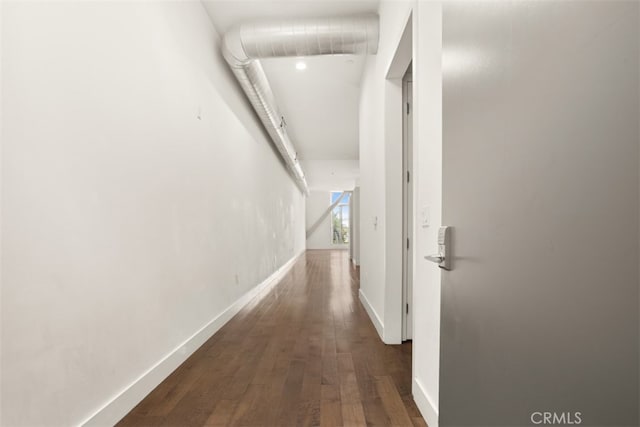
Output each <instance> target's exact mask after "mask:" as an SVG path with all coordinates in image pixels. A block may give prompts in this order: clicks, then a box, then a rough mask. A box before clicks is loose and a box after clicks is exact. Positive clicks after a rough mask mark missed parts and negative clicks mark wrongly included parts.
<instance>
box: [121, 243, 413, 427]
mask: <svg viewBox="0 0 640 427" xmlns="http://www.w3.org/2000/svg"><path fill="white" fill-rule="evenodd" d="M358 286H359V281H358V274H357V271H356V270H354V269H353V268H351V267H350V263H349V260H348V255H347V253H346V251H307V252H306V254H305V255H304V256H303V257H301V258H300V260H299V261H298V262H297V263H296V265H295V266H294V267H293V268H292V270H291V271H290V272H289V274H288V275H287V276H286V277H285V278H284V279H283V280H282V281H281V282H280V283H279V284H278V285H276V286H274V287H273V288H272V290H271V291H270V292H269V293H268V294H267V295H266V296H265V297H264V298H262V299H255V300H254V301H252V302H250V303H249V304H248V305H247V306H246V307H245V308H244V309H243V310H242V311H241V312H240V313H238V314H237V315H236V316H235V317H234V318H233V319H232V320H231V321H229V323H227V324H226V325H225V326H224V327H223V328H222V329H220V331H218V332H217V333H216V334H215V335H214V336H213V337H211V339H209V340H208V341H207V342H206V343H205V344H204V345H203V346H202V347H201V348H200V349H199V350H198V351H196V352H195V353H194V354H193V355H192V356H191V357H190V358H189V359H187V361H185V363H183V364H182V365H181V366H180V367H179V368H178V369H177V370H176V371H175V372H173V373H172V374H171V375H170V376H169V377H168V378H167V379H166V380H165V381H164V382H162V383H161V384H160V385H159V386H158V387H157V388H156V389H155V390H153V391H152V392H151V393H150V394H149V395H148V396H147V397H146V398H145V399H144V400H143V401H142V402H140V404H139V405H138V406H136V407H135V408H134V409H133V410H132V411H131V412H130V413H129V414H128V415H127V416H126V417H125V418H124V419H123V420H122V421H120V423H119V424H118V425H119V426H150V425H171V426H204V425H206V426H227V425H229V426H297V425H305V426H306V425H309V426H318V425H320V426H364V425H377V426H411V425H416V426H426V424H425V422H424V420H423V419H422V417H421V416H420V413H419V412H418V409H417V408H416V406H415V404H414V402H413V399H412V397H411V344H410V343H406V344H403V345H397V346H388V345H385V344H383V343H382V341H381V340H380V338H379V337H378V334H377V333H376V331H375V329H374V327H373V324H372V323H371V321H370V320H369V318H368V316H367V313H366V312H365V310H364V308H363V307H362V305H361V304H360V301H359V299H358Z"/></svg>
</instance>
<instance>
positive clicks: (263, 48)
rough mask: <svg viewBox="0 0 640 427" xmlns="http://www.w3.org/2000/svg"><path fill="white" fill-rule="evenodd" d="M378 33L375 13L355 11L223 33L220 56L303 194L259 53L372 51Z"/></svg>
mask: <svg viewBox="0 0 640 427" xmlns="http://www.w3.org/2000/svg"><path fill="white" fill-rule="evenodd" d="M378 34H379V27H378V16H377V15H359V16H347V17H337V18H304V19H281V20H276V21H266V22H260V23H247V24H241V25H237V26H235V27H233V28H231V29H230V30H229V31H228V32H227V33H226V34H225V36H224V40H223V41H222V53H223V55H224V58H225V59H226V61H227V63H228V64H229V67H231V70H232V71H233V73H234V74H235V76H236V78H237V79H238V81H239V82H240V85H241V86H242V89H243V90H244V92H245V93H246V95H247V98H248V99H249V102H251V105H253V108H254V109H255V111H256V113H257V114H258V117H259V118H260V120H261V121H262V123H263V124H264V126H265V128H266V130H267V132H268V133H269V135H270V136H271V138H272V139H273V142H274V143H275V145H276V147H277V148H278V151H279V152H280V154H281V155H282V157H283V159H284V160H285V162H286V164H287V166H288V167H289V169H290V170H291V172H292V173H293V176H294V178H295V180H296V183H297V184H298V186H299V187H300V189H301V190H302V191H303V192H305V194H306V193H308V186H307V181H306V179H305V177H304V173H303V171H302V167H301V166H300V162H299V161H298V155H297V153H296V151H295V148H294V147H293V144H292V143H291V140H290V139H289V135H288V134H287V130H286V122H285V120H284V116H283V115H282V114H281V113H280V110H279V109H278V106H277V104H276V100H275V98H274V96H273V91H272V90H271V87H270V86H269V81H268V80H267V76H266V75H265V73H264V70H263V69H262V66H261V65H260V61H259V59H261V58H276V57H287V56H317V55H339V54H353V55H366V54H375V53H376V52H377V51H378Z"/></svg>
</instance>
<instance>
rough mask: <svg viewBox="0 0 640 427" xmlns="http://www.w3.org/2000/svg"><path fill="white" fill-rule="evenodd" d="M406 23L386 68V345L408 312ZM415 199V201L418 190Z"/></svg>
mask: <svg viewBox="0 0 640 427" xmlns="http://www.w3.org/2000/svg"><path fill="white" fill-rule="evenodd" d="M404 22H405V25H404V27H403V30H402V32H401V33H400V34H398V38H397V42H396V43H394V44H393V46H396V47H395V50H394V54H393V57H392V59H391V61H390V63H389V66H388V67H387V73H386V76H385V86H384V96H385V98H384V125H385V131H384V141H385V147H384V149H385V171H384V174H385V175H384V180H385V189H384V191H385V230H384V233H385V242H386V249H385V307H384V328H383V341H384V342H385V343H386V344H400V343H402V340H403V332H404V331H403V329H404V328H403V321H404V312H405V310H406V306H405V305H404V304H405V302H404V298H403V258H404V255H405V251H406V249H405V248H406V241H405V240H404V239H403V224H404V220H403V217H404V214H403V211H404V210H403V195H402V194H403V188H404V185H403V144H402V139H403V133H404V132H403V111H404V106H403V86H402V80H403V78H404V76H405V74H406V71H407V69H408V67H409V64H410V63H411V62H412V61H413V10H409V11H408V13H407V16H406V19H405V21H404ZM414 98H415V97H414ZM414 170H415V169H414ZM413 199H414V200H415V189H414V196H413ZM413 241H414V239H413V237H412V238H411V239H410V242H409V244H410V245H412V244H413ZM412 276H413V272H412ZM411 299H413V298H411ZM410 310H411V307H410ZM413 311H414V312H415V310H413ZM412 329H413V328H412Z"/></svg>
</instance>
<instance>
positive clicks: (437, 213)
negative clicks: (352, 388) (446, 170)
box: [360, 2, 442, 426]
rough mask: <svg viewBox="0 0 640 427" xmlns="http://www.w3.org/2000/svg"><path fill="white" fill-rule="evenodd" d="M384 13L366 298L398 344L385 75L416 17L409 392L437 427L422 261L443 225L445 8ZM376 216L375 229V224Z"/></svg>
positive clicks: (366, 87) (428, 281)
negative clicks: (442, 73) (412, 305)
mask: <svg viewBox="0 0 640 427" xmlns="http://www.w3.org/2000/svg"><path fill="white" fill-rule="evenodd" d="M379 14H380V24H381V28H380V31H381V32H380V43H381V45H380V49H379V52H378V55H376V56H375V57H372V58H370V59H369V62H368V64H367V68H366V69H365V73H364V81H363V87H362V97H361V102H360V120H361V122H360V135H361V139H360V144H361V145H360V171H361V181H360V184H361V215H360V216H361V240H360V241H361V294H362V295H363V298H362V300H363V303H364V304H365V306H368V307H367V308H368V309H369V312H370V314H372V320H373V322H374V324H378V323H379V324H381V325H380V327H379V332H381V337H382V338H383V339H384V341H385V342H387V343H394V342H397V340H399V339H400V338H399V334H400V331H401V329H400V328H401V324H400V321H401V310H402V306H401V300H400V299H399V298H401V287H400V286H399V284H400V283H401V278H402V271H401V270H399V268H401V260H402V257H401V251H402V222H401V221H402V215H401V213H402V210H401V206H402V204H401V198H399V197H401V190H402V179H403V177H402V145H401V140H400V139H399V138H398V137H397V135H396V133H394V132H395V131H394V130H393V129H386V128H385V126H394V127H399V126H400V125H401V116H400V114H398V115H397V116H392V117H388V116H391V115H393V114H396V113H394V111H395V110H396V109H398V110H399V108H397V107H396V106H395V103H396V101H397V100H398V99H400V100H401V90H400V87H399V86H397V85H395V84H394V83H393V82H389V81H387V80H386V75H387V71H388V70H389V66H390V65H391V61H392V57H393V55H394V53H395V51H396V47H397V46H398V44H399V42H400V39H401V35H402V32H403V30H404V27H405V24H406V22H407V19H408V17H409V14H412V27H413V34H412V35H413V75H414V94H413V95H414V96H413V99H414V106H413V108H414V118H415V119H414V165H413V174H412V176H413V179H414V184H415V185H414V208H415V212H414V215H415V219H414V224H415V226H414V237H413V241H414V242H415V246H414V248H415V251H414V256H415V259H414V263H413V264H414V273H413V274H414V282H413V283H414V286H413V288H414V295H413V302H414V329H413V331H414V332H413V333H414V336H413V385H412V390H413V395H414V398H415V400H416V403H417V404H418V407H419V408H420V410H421V412H422V414H423V416H425V418H426V420H427V422H428V423H429V425H430V426H436V425H437V413H438V393H439V390H438V371H439V351H440V348H439V339H440V337H439V333H440V270H439V269H438V268H437V267H436V266H435V265H434V264H432V263H429V262H428V261H426V260H424V255H427V254H430V253H434V252H435V250H436V249H437V245H436V242H437V230H438V227H439V226H440V225H441V223H440V221H441V197H442V196H441V194H442V193H441V185H442V184H441V183H442V180H441V170H442V168H441V163H442V155H441V145H442V139H441V99H442V98H441V84H442V79H441V71H440V54H441V36H440V33H441V4H440V2H383V3H381V6H380V10H379ZM397 71H398V70H396V72H397ZM400 71H403V70H400ZM402 74H403V73H401V74H399V76H400V77H401V76H402ZM385 114H386V115H387V116H385ZM383 171H384V172H383ZM422 212H428V215H427V216H428V219H429V224H423V215H422ZM375 217H377V218H378V226H377V228H374V226H373V224H374V218H375ZM389 228H391V229H389Z"/></svg>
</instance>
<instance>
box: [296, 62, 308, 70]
mask: <svg viewBox="0 0 640 427" xmlns="http://www.w3.org/2000/svg"><path fill="white" fill-rule="evenodd" d="M306 69H307V63H306V62H304V61H298V62H296V70H300V71H302V70H306Z"/></svg>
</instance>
